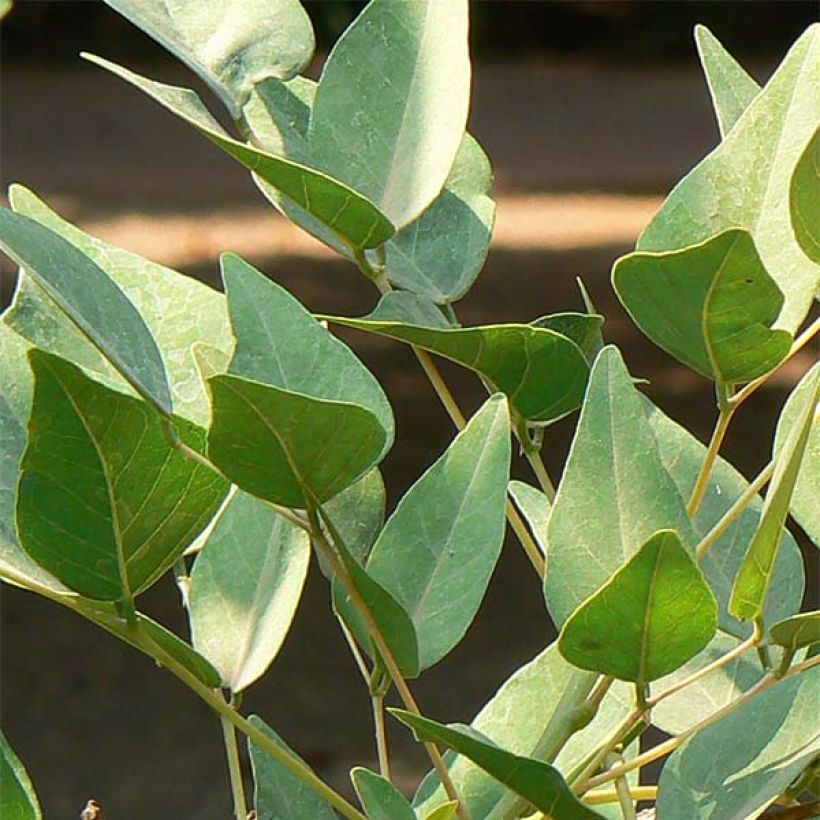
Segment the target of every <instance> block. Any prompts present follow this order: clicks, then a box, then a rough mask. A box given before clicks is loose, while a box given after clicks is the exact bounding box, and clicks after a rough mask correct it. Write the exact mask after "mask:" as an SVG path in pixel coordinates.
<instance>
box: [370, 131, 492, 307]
mask: <svg viewBox="0 0 820 820" xmlns="http://www.w3.org/2000/svg"><path fill="white" fill-rule="evenodd" d="M492 185H493V172H492V167H491V166H490V161H489V159H488V158H487V155H486V154H485V153H484V150H483V149H482V148H481V146H480V145H479V143H478V141H477V140H476V139H475V138H474V137H473V136H471V135H470V134H465V135H464V137H463V138H462V140H461V146H460V147H459V149H458V153H457V154H456V158H455V161H454V162H453V167H452V168H451V169H450V174H449V176H448V177H447V179H446V181H445V183H444V188H443V189H442V191H441V193H440V194H439V195H438V196H437V197H436V198H435V199H434V200H433V201H432V202H431V203H430V205H429V206H428V207H427V208H426V209H425V210H424V211H422V213H421V214H419V216H418V217H416V218H415V219H414V220H413V221H412V222H410V223H409V224H407V225H405V226H404V227H403V228H401V230H399V231H397V233H396V234H395V235H394V236H393V237H392V239H390V240H389V241H388V243H387V245H386V247H385V250H386V252H387V257H386V259H387V275H388V277H389V279H390V281H391V282H393V283H394V284H395V285H398V286H399V287H400V288H405V289H407V290H409V291H412V292H413V293H416V294H418V295H419V296H425V297H427V298H428V299H431V300H432V301H434V302H438V303H447V302H456V301H458V300H459V299H461V298H462V297H463V296H464V295H465V294H466V293H467V291H468V290H469V289H470V287H471V286H472V284H473V282H475V280H476V277H477V276H478V274H479V273H480V272H481V269H482V268H483V267H484V262H485V261H486V259H487V252H488V251H489V249H490V240H491V238H492V233H493V225H494V223H495V202H493V200H492V197H491V192H492Z"/></svg>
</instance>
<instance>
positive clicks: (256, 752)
mask: <svg viewBox="0 0 820 820" xmlns="http://www.w3.org/2000/svg"><path fill="white" fill-rule="evenodd" d="M249 720H250V722H251V723H252V724H253V725H254V726H256V728H257V729H260V730H261V731H263V732H264V733H265V734H266V735H268V737H270V738H272V739H273V740H275V741H276V743H277V744H278V745H279V746H281V747H282V748H283V749H287V750H288V751H290V752H291V754H293V755H294V756H295V757H297V758H298V757H299V756H298V755H296V754H295V753H294V752H293V750H292V749H290V747H289V746H288V745H287V744H286V743H285V741H284V740H282V738H281V737H279V735H277V734H276V732H274V731H273V729H271V728H270V726H267V725H266V724H265V723H264V721H263V720H262V718H260V717H258V716H257V715H251V716H250V718H249ZM248 750H249V751H250V756H251V766H252V767H253V782H254V806H255V807H256V816H257V818H258V820H337V815H336V812H334V811H333V809H332V808H331V807H330V805H329V804H328V803H326V802H325V801H324V800H323V799H322V798H321V797H319V795H318V794H316V792H315V791H313V789H311V788H310V787H309V786H307V785H305V783H304V781H302V780H300V779H299V778H298V777H296V775H294V774H291V772H290V771H289V770H288V769H286V768H285V767H284V766H283V765H282V764H281V763H279V762H278V761H277V760H274V759H273V758H272V757H270V755H268V754H267V753H266V752H265V751H264V749H262V748H261V747H259V746H257V745H256V744H255V743H254V742H253V741H248ZM299 759H301V758H299ZM302 762H304V761H302Z"/></svg>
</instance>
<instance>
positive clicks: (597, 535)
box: [545, 346, 694, 626]
mask: <svg viewBox="0 0 820 820" xmlns="http://www.w3.org/2000/svg"><path fill="white" fill-rule="evenodd" d="M602 487H606V492H602V491H601V488H602ZM662 529H673V530H675V531H676V532H677V533H678V535H679V536H680V539H681V541H682V542H683V545H684V547H685V548H686V549H687V550H689V549H691V548H693V546H694V537H693V534H692V528H691V524H690V522H689V517H688V515H687V514H686V508H685V505H684V502H683V500H682V499H681V497H680V494H679V493H678V490H677V488H676V487H675V485H674V484H673V483H672V480H671V478H670V477H669V476H668V474H667V472H666V470H665V469H664V467H663V464H662V463H661V459H660V454H659V452H658V444H657V442H656V441H655V436H654V435H653V432H652V429H651V428H650V426H649V422H648V420H647V417H646V410H645V405H644V401H643V397H642V396H641V394H640V393H639V392H638V391H637V389H636V388H635V386H634V385H633V384H632V379H631V377H630V375H629V372H628V371H627V369H626V366H625V365H624V362H623V359H622V358H621V355H620V353H619V352H618V350H617V349H616V348H614V347H611V346H609V347H605V348H604V349H603V350H602V351H601V353H600V354H599V355H598V358H597V359H596V360H595V364H594V365H593V368H592V373H591V375H590V379H589V387H588V388H587V394H586V398H585V400H584V405H583V408H582V410H581V418H580V420H579V422H578V428H577V430H576V433H575V439H574V440H573V443H572V447H571V449H570V454H569V458H568V460H567V464H566V467H565V469H564V476H563V478H562V480H561V484H560V487H559V490H558V494H557V496H556V498H555V502H554V504H553V509H552V514H551V515H550V521H549V527H548V533H547V535H548V538H547V540H548V542H549V553H548V561H547V580H546V586H545V594H546V599H547V606H548V608H549V611H550V614H551V615H552V617H553V620H554V621H555V622H556V624H558V625H559V626H560V625H562V624H563V623H564V621H566V619H567V618H568V617H569V616H570V615H571V614H572V612H573V611H574V610H575V609H576V608H577V607H578V606H579V605H580V604H581V603H582V602H583V601H585V600H586V599H587V598H589V597H590V596H591V595H593V594H594V593H595V592H597V591H598V589H600V588H601V587H602V586H603V585H604V584H605V583H606V582H607V581H608V580H609V579H610V578H611V577H612V576H613V575H614V574H615V573H616V572H617V571H618V570H619V569H620V567H621V566H622V565H623V564H624V563H625V562H626V561H628V560H629V559H630V558H631V557H632V556H633V555H634V554H635V553H636V552H637V551H638V550H639V549H640V546H641V544H643V543H644V542H645V541H646V540H647V539H648V538H649V537H650V536H651V535H653V534H654V533H655V532H657V531H658V530H662Z"/></svg>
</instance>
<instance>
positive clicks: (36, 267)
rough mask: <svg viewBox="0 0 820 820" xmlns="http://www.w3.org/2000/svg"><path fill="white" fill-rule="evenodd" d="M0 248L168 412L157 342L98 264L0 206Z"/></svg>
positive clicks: (136, 385) (143, 392) (137, 386)
mask: <svg viewBox="0 0 820 820" xmlns="http://www.w3.org/2000/svg"><path fill="white" fill-rule="evenodd" d="M0 249H2V250H3V252H4V253H5V254H6V255H7V256H8V257H9V258H11V259H12V260H14V261H15V262H16V263H17V264H18V265H20V266H21V267H23V268H25V269H26V271H27V272H28V274H29V275H30V276H31V277H32V278H33V279H34V280H35V281H36V282H37V284H38V285H39V286H40V287H41V288H42V289H43V290H44V291H45V292H46V293H47V294H48V296H49V298H50V299H51V300H52V302H53V303H54V304H55V305H56V306H57V307H58V308H59V309H60V310H61V311H63V313H65V315H66V316H68V318H69V319H71V321H72V322H73V323H74V324H75V325H76V326H77V328H78V329H79V330H80V331H81V332H82V333H83V334H84V335H85V336H86V337H87V338H88V339H89V341H90V342H91V343H92V344H94V345H95V347H97V348H98V349H99V351H100V352H101V353H102V354H103V355H104V356H105V357H106V358H107V359H108V360H109V361H110V362H111V364H112V365H114V367H116V368H117V370H119V371H120V373H122V375H123V376H124V377H125V378H126V379H127V380H128V382H129V383H130V384H131V385H132V386H133V387H134V389H135V390H136V391H137V392H138V393H139V394H140V395H141V396H143V397H144V398H146V399H147V400H149V401H150V402H152V403H153V404H154V405H156V406H157V407H158V408H159V409H160V410H161V411H162V412H164V413H170V412H171V411H172V402H171V392H170V390H169V388H168V380H167V378H166V375H165V367H164V365H163V363H162V357H161V356H160V353H159V350H158V349H157V344H156V342H155V341H154V338H153V336H151V332H150V331H149V330H148V328H147V327H146V326H145V323H144V322H143V320H142V317H141V316H140V315H139V313H138V312H137V310H136V308H135V307H134V306H133V305H132V304H131V302H129V301H128V298H127V297H126V296H125V294H123V292H122V291H121V290H120V289H119V287H117V285H116V284H115V283H114V282H113V281H112V280H111V279H110V278H109V277H108V275H107V274H106V273H105V271H103V270H102V269H101V268H100V267H99V266H97V265H96V264H95V263H94V262H93V261H92V260H91V259H89V257H88V256H86V255H85V254H84V253H82V252H81V251H80V250H78V249H77V248H76V247H74V245H72V244H71V243H70V242H67V241H66V240H65V239H63V238H62V237H61V236H59V235H58V234H56V233H54V232H53V231H51V230H49V229H48V228H46V227H44V226H43V225H40V224H39V223H38V222H35V221H34V220H33V219H29V218H28V217H27V216H23V215H22V214H16V213H14V212H12V211H9V210H7V209H6V208H0Z"/></svg>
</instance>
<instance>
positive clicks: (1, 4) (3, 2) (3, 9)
mask: <svg viewBox="0 0 820 820" xmlns="http://www.w3.org/2000/svg"><path fill="white" fill-rule="evenodd" d="M13 5H14V2H13V0H0V20H2V19H3V18H4V17H5V16H6V15H7V14H8V13H9V12H10V11H11V9H12V6H13Z"/></svg>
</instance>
